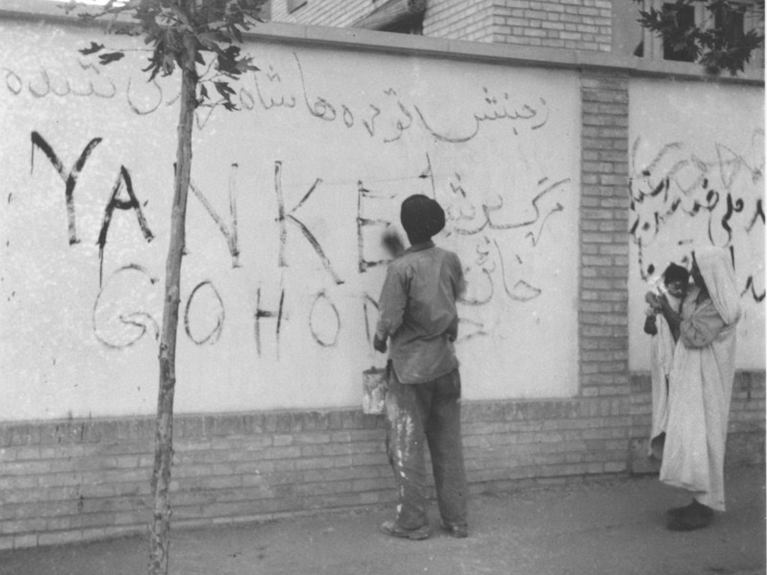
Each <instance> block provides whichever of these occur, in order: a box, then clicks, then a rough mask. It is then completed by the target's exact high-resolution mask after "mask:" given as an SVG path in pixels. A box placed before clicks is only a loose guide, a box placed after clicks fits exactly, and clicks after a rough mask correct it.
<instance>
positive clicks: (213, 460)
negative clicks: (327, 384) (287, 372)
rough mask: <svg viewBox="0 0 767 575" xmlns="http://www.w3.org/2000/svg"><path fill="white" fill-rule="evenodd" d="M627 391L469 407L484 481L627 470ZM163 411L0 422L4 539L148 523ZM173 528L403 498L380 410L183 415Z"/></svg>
mask: <svg viewBox="0 0 767 575" xmlns="http://www.w3.org/2000/svg"><path fill="white" fill-rule="evenodd" d="M623 403H624V402H622V401H620V400H618V399H615V398H585V399H565V400H547V401H522V402H517V401H501V402H474V403H467V404H465V407H464V414H463V416H464V421H463V423H464V441H465V452H466V466H467V473H468V475H469V478H470V481H471V490H472V492H473V493H479V492H487V491H496V490H507V489H513V488H518V487H522V486H525V485H530V484H532V483H540V482H543V483H546V482H560V483H563V482H566V481H580V480H581V479H582V478H583V477H584V476H586V475H589V474H598V475H601V474H605V473H616V472H622V471H624V470H625V468H626V454H627V446H628V443H627V442H628V425H627V423H628V421H627V417H626V410H625V406H624V405H623ZM153 425H154V422H153V420H152V419H151V418H141V419H115V420H106V419H105V420H82V421H78V420H73V421H58V422H46V423H16V424H10V423H6V424H0V462H1V463H2V465H0V490H1V492H2V494H3V496H2V498H3V499H2V501H3V504H2V506H1V507H0V548H11V547H25V546H34V545H46V544H52V543H64V542H72V541H81V540H88V539H97V538H103V537H108V536H114V535H120V534H125V533H135V532H138V533H140V532H143V531H144V530H145V529H146V526H147V524H148V521H149V514H150V508H151V495H150V489H149V478H150V476H151V467H152V462H153V456H152V449H153V437H154V427H153ZM174 427H175V457H174V466H173V473H172V477H173V481H172V486H171V489H172V493H173V495H172V506H173V522H174V526H175V527H177V528H178V527H192V526H202V525H212V524H216V523H221V522H236V521H253V520H260V519H269V518H273V517H276V516H280V515H283V514H288V513H289V514H295V513H308V512H312V511H316V510H320V509H332V508H343V507H353V506H360V505H371V504H379V503H386V502H391V501H393V499H394V481H393V478H392V476H391V471H390V468H389V465H388V461H387V459H386V456H385V452H384V426H383V419H382V416H370V415H364V414H362V412H361V411H360V410H357V409H354V410H352V409H347V410H337V411H325V412H320V411H302V412H297V411H284V412H267V413H251V414H238V415H216V416H203V415H200V416H191V415H185V416H177V418H176V421H175V426H174Z"/></svg>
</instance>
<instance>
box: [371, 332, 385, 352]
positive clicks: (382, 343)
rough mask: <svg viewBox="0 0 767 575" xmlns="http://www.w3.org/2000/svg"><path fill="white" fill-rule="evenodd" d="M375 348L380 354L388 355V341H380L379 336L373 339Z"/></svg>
mask: <svg viewBox="0 0 767 575" xmlns="http://www.w3.org/2000/svg"><path fill="white" fill-rule="evenodd" d="M373 348H374V349H375V350H376V351H377V352H380V353H386V340H385V339H380V338H379V337H378V334H376V335H375V337H374V338H373Z"/></svg>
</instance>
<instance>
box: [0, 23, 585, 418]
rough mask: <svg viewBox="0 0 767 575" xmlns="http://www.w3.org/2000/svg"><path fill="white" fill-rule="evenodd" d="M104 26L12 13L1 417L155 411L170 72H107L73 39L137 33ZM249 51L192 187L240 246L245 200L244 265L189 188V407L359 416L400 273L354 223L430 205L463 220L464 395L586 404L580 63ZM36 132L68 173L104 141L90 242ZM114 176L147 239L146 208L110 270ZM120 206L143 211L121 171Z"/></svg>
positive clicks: (126, 219)
mask: <svg viewBox="0 0 767 575" xmlns="http://www.w3.org/2000/svg"><path fill="white" fill-rule="evenodd" d="M93 35H97V33H96V32H94V31H92V30H91V31H87V30H80V29H69V30H63V29H61V28H58V27H51V26H47V25H42V24H40V25H38V24H28V23H22V22H3V23H2V24H0V67H2V69H3V72H2V76H1V77H0V127H2V131H3V138H2V143H1V144H0V146H2V161H0V186H2V188H0V190H1V191H0V194H1V200H2V201H0V205H1V206H2V208H0V218H2V219H1V220H0V232H1V234H2V235H1V237H0V240H1V241H2V246H0V247H1V249H2V251H1V252H0V253H2V262H1V263H2V282H0V286H1V289H2V303H1V304H0V326H1V327H0V329H1V330H2V332H1V334H0V342H1V343H0V354H1V355H0V362H1V363H0V374H2V375H1V377H2V389H3V401H2V402H0V420H18V419H35V418H54V417H61V416H65V415H67V414H72V415H73V416H76V417H77V416H88V415H93V416H104V415H127V414H148V413H152V412H153V411H154V409H155V402H156V388H157V379H158V370H157V359H156V356H157V342H156V339H155V334H156V333H157V330H158V326H159V324H160V323H161V321H162V290H163V288H162V284H163V276H164V261H165V254H166V250H167V242H168V228H169V220H170V214H169V203H170V195H171V191H172V180H173V162H174V154H175V135H176V132H175V122H176V115H177V106H176V104H175V103H174V99H175V97H176V95H177V92H178V88H177V79H176V78H168V79H162V80H161V81H159V83H157V84H147V83H146V81H145V76H144V75H142V73H140V72H139V71H138V68H139V66H140V65H141V64H140V62H139V61H138V60H137V54H136V53H135V52H132V53H130V55H129V57H126V59H125V60H124V61H123V62H120V63H117V64H113V65H111V66H109V67H106V68H96V67H93V66H91V65H90V64H91V63H92V62H93V56H90V57H82V56H79V55H78V54H77V53H76V51H75V49H76V48H82V47H85V46H87V45H88V43H89V42H90V41H91V40H96V41H104V42H106V43H108V44H109V43H120V44H121V45H125V43H126V42H128V41H129V39H126V38H124V37H107V38H103V37H96V38H94V37H93ZM133 47H140V44H138V43H136V44H133ZM249 50H250V51H251V52H252V53H253V55H254V56H255V63H256V64H257V65H258V66H259V67H260V69H261V71H260V72H258V73H256V74H255V75H253V76H250V77H248V78H246V79H245V80H244V81H243V82H242V83H241V84H240V86H239V87H238V88H237V89H238V91H239V96H238V100H239V101H240V102H241V106H242V108H243V110H242V111H240V112H237V113H227V112H226V111H224V110H223V109H222V108H220V107H219V108H216V109H214V110H213V111H212V113H211V114H210V115H208V111H207V110H202V111H201V112H200V114H199V116H198V120H199V122H198V129H197V130H196V132H195V142H194V165H193V171H192V177H193V181H194V184H195V186H196V188H197V189H198V190H199V192H200V193H201V194H202V195H203V196H204V197H205V199H206V200H207V202H208V203H209V206H210V210H212V211H214V212H215V213H217V214H218V215H219V216H220V217H221V220H222V225H223V226H224V229H226V230H227V234H228V235H229V236H233V233H232V232H233V230H234V223H233V218H232V216H231V213H230V203H229V202H230V190H231V192H232V197H233V198H234V202H235V204H236V216H237V217H236V221H237V222H236V229H237V242H236V243H237V247H238V251H239V253H238V256H237V257H236V258H235V257H234V256H233V255H232V251H231V250H230V249H229V245H228V243H227V236H226V235H225V234H224V233H223V232H222V230H221V229H220V227H219V225H218V224H217V223H216V222H215V221H214V219H213V218H212V217H211V215H210V214H209V211H208V210H206V208H205V207H204V206H203V203H202V202H201V201H200V200H199V199H198V197H196V196H195V195H194V194H192V195H190V199H189V213H188V218H189V219H188V238H187V249H188V255H187V257H186V258H185V260H184V268H183V284H182V304H181V313H182V322H181V326H180V333H179V350H178V351H179V353H178V364H177V371H178V385H177V391H176V406H177V411H178V412H219V411H241V410H258V409H269V408H289V407H335V406H350V405H361V396H362V372H363V370H364V369H366V368H368V367H370V366H371V364H372V363H377V364H381V363H382V361H383V359H382V356H380V355H379V356H378V357H377V358H374V357H373V353H372V351H371V346H370V344H369V342H368V335H367V327H366V325H369V329H370V330H371V331H372V329H373V326H374V324H375V321H376V312H375V308H374V306H373V305H372V304H371V303H370V300H369V299H368V298H372V300H377V299H378V295H379V291H380V286H381V284H382V281H383V273H384V270H385V267H384V266H372V267H369V268H367V269H364V270H361V267H360V256H359V253H360V252H359V250H360V249H361V251H362V259H363V260H366V261H376V260H379V259H381V258H383V257H384V256H383V252H382V251H381V249H380V247H379V245H378V241H379V238H380V233H381V231H382V230H383V226H382V225H376V224H369V223H363V225H362V234H361V235H362V238H363V239H362V242H360V241H358V218H360V217H361V218H367V219H371V220H376V219H382V220H388V221H396V220H397V219H398V212H399V204H400V203H401V201H402V199H404V198H405V197H407V196H408V195H410V194H413V193H426V194H430V195H431V194H436V197H437V199H438V200H439V201H440V202H441V203H442V204H443V205H444V206H445V207H446V209H447V211H448V214H449V216H450V218H451V221H450V222H449V223H448V227H447V228H446V231H445V232H444V233H443V234H442V235H441V236H440V237H438V238H437V242H438V243H440V244H441V245H443V246H445V247H448V248H451V249H454V250H456V251H457V252H458V254H459V255H460V256H461V258H462V260H463V263H464V265H465V267H466V268H467V278H468V280H469V282H470V291H469V292H468V294H467V298H468V299H469V300H471V301H470V302H467V303H464V304H462V305H461V306H460V315H461V320H462V324H461V340H460V341H459V344H458V354H459V357H460V359H461V361H462V375H463V381H464V395H465V397H466V398H468V399H480V398H481V399H492V398H515V397H555V396H570V395H573V394H574V393H575V391H576V389H577V304H576V296H577V259H578V258H577V253H578V252H577V249H578V248H577V241H576V238H577V221H578V189H579V181H578V179H579V159H580V144H579V126H580V107H579V106H580V104H579V83H578V77H577V75H576V73H575V72H567V71H552V70H548V71H544V70H535V69H531V68H524V69H523V68H517V69H515V68H511V67H504V66H494V65H489V64H478V63H472V62H466V61H448V60H446V59H428V58H425V57H423V58H422V57H404V56H395V55H388V56H387V55H382V54H367V53H353V52H349V51H341V50H333V49H331V48H326V49H318V48H307V47H299V46H290V45H287V44H286V45H278V44H263V45H258V46H250V47H249ZM33 132H34V133H37V134H39V137H40V138H42V139H43V140H44V141H45V142H47V144H48V145H50V148H51V149H52V150H53V152H54V153H55V155H56V157H58V158H59V159H60V160H61V163H62V166H63V169H62V171H63V173H64V175H65V176H66V175H67V174H69V172H70V170H71V168H72V166H73V165H74V163H75V161H76V160H77V158H78V157H79V156H80V155H81V154H82V153H83V150H84V149H85V148H86V146H87V145H88V143H89V142H91V141H92V140H93V139H94V138H101V140H100V141H99V142H98V143H95V144H93V146H94V147H93V149H92V150H91V153H90V154H89V155H88V157H87V160H86V161H85V163H84V166H83V167H82V170H81V171H80V174H79V176H78V177H77V181H76V185H75V187H74V192H73V205H74V214H75V223H74V225H75V230H76V239H77V240H78V241H77V242H76V243H70V231H69V227H68V226H69V220H68V213H67V203H66V201H65V193H64V191H65V184H64V179H65V178H63V177H62V176H61V175H60V174H59V173H58V172H57V170H56V169H55V168H54V165H53V163H52V162H51V160H50V159H49V158H48V157H47V156H46V154H45V153H44V151H43V150H42V149H41V146H39V145H38V146H33V145H32V134H33ZM38 141H40V140H38ZM121 167H124V168H125V169H126V170H127V172H128V174H129V175H130V177H131V181H132V189H133V190H134V192H135V195H136V197H137V199H138V201H139V203H140V205H141V211H142V214H143V216H144V217H145V221H146V228H147V230H148V231H147V235H148V234H149V233H151V236H152V237H153V239H152V240H151V242H149V241H147V235H145V234H144V233H143V232H142V228H141V226H140V225H139V220H138V218H137V214H136V211H135V210H132V209H131V210H121V209H115V210H114V212H113V215H112V219H111V224H110V225H109V227H108V232H107V235H106V244H105V246H104V251H103V263H101V262H100V255H99V245H98V239H99V233H100V230H101V229H102V227H103V220H104V214H105V209H106V207H107V205H108V204H109V199H110V197H111V195H112V193H113V190H114V188H115V186H116V184H117V182H118V176H119V174H120V172H121ZM312 186H314V188H312ZM360 188H362V189H364V190H366V191H365V192H363V193H362V195H361V194H360V191H359V190H360ZM278 189H281V190H282V197H283V200H284V206H285V217H284V218H283V220H282V221H280V220H279V202H278V199H277V198H278V194H277V190H278ZM312 189H313V192H312V193H311V194H310V195H309V196H308V198H306V199H305V203H303V204H302V205H301V206H300V207H297V206H298V204H299V203H300V202H301V200H302V198H304V196H305V195H306V194H307V192H309V190H312ZM119 197H120V198H121V199H128V195H127V193H126V186H125V182H124V181H123V182H122V188H121V191H120V192H119ZM360 198H361V199H360ZM486 213H487V214H489V218H488V217H486V215H485V214H486ZM299 224H300V225H299ZM302 226H303V228H304V229H305V230H306V232H307V233H309V234H311V236H312V237H313V238H314V239H316V242H317V245H318V246H320V248H321V251H322V256H324V258H326V262H325V263H323V260H322V258H321V256H320V254H319V253H318V251H317V250H315V249H314V247H313V246H312V245H311V244H310V242H309V241H308V239H307V236H306V235H305V234H304V233H303V231H302ZM468 232H471V233H468ZM282 233H284V234H285V235H284V238H285V243H284V246H283V244H281V242H280V238H281V234H282ZM73 239H74V238H73ZM232 245H234V241H233V240H232ZM360 246H361V248H360ZM281 264H282V265H281ZM363 267H364V266H363ZM100 268H101V277H102V279H101V280H100ZM259 294H260V295H259ZM281 301H282V308H281V309H282V314H281V317H280V330H279V337H277V323H278V321H277V315H279V314H278V310H279V309H280V302H281ZM472 303H473V305H472ZM366 307H367V322H366V313H365V308H366ZM187 308H188V310H187ZM259 312H260V313H259ZM257 315H261V317H259V318H258V320H257V318H256V316H257ZM185 318H186V320H187V321H186V323H185V322H184V319H185ZM257 326H258V328H257ZM257 329H258V330H259V331H260V350H259V347H258V345H257V337H256V333H257ZM206 338H208V339H207V340H206ZM195 341H196V342H199V343H195Z"/></svg>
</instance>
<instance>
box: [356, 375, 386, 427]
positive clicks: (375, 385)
mask: <svg viewBox="0 0 767 575" xmlns="http://www.w3.org/2000/svg"><path fill="white" fill-rule="evenodd" d="M386 374H387V370H386V368H385V367H371V368H370V369H366V370H365V371H363V372H362V412H363V413H367V414H369V415H381V414H382V413H384V410H385V404H386V389H387V387H388V385H387V380H388V378H387V376H386Z"/></svg>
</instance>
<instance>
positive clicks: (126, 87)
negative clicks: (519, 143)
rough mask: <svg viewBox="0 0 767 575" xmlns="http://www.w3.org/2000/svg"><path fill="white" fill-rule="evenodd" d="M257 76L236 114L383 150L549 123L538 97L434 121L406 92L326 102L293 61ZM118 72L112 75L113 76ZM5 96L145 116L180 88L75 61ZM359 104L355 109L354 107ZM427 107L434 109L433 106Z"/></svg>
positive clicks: (13, 75) (19, 75)
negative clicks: (291, 121)
mask: <svg viewBox="0 0 767 575" xmlns="http://www.w3.org/2000/svg"><path fill="white" fill-rule="evenodd" d="M263 68H264V69H263V70H261V71H258V72H254V73H253V74H252V75H249V76H247V77H246V78H244V79H243V80H242V81H241V82H240V83H239V87H237V86H235V88H237V92H238V93H237V100H238V103H239V105H240V107H241V108H242V109H243V110H250V111H260V112H264V113H268V112H275V111H277V110H280V109H287V110H295V111H296V112H301V113H306V114H309V116H310V117H312V118H316V119H318V120H321V121H323V122H327V123H335V122H338V123H342V124H343V125H344V126H345V127H346V128H348V129H350V130H351V129H355V130H356V129H359V130H362V131H363V133H365V134H367V135H368V136H369V137H370V138H374V139H376V140H377V141H380V142H382V143H385V144H388V143H392V142H396V141H398V140H400V139H401V138H402V137H403V135H404V134H405V133H406V132H407V131H408V130H411V129H420V130H422V131H424V132H425V133H426V134H427V135H429V136H430V137H432V138H434V139H435V140H437V141H440V142H446V143H455V144H459V143H464V142H468V141H470V140H472V139H473V138H475V137H476V136H477V135H478V134H479V133H480V131H481V129H482V128H483V127H484V126H488V125H489V124H493V123H503V124H506V125H507V126H508V127H509V128H510V130H511V132H512V133H513V134H514V135H519V134H520V133H521V132H524V131H526V130H538V129H539V128H542V127H543V126H545V125H546V123H547V122H548V119H549V108H548V104H547V102H546V100H545V99H544V98H542V97H537V98H533V99H531V100H530V101H525V100H523V99H520V98H519V97H518V96H516V95H515V93H514V91H513V90H510V89H508V90H507V89H491V88H488V87H487V86H482V87H481V88H479V87H478V88H477V90H476V94H475V95H474V100H473V102H471V103H469V104H468V106H467V110H468V111H463V112H462V113H460V114H456V115H454V116H453V115H451V116H450V118H449V119H441V120H440V119H438V117H437V116H438V114H436V111H435V110H432V109H430V107H429V104H426V103H419V102H418V101H416V100H415V97H414V96H405V95H404V93H405V92H407V90H405V89H399V90H398V89H397V88H395V87H387V88H385V89H383V90H380V91H378V92H376V93H374V94H372V95H370V96H367V95H366V96H364V97H362V98H360V95H359V94H357V95H355V98H354V100H353V101H352V99H351V98H350V99H349V101H346V102H342V101H332V100H331V98H330V97H329V96H323V95H321V94H320V93H319V90H320V89H319V88H318V87H317V84H320V83H321V82H313V81H312V79H311V78H310V75H309V73H308V71H307V70H306V69H305V65H304V64H303V63H302V62H301V59H300V57H299V55H298V54H297V53H295V52H294V53H293V54H292V61H291V63H290V64H287V65H286V64H283V65H282V67H281V66H280V65H279V64H268V65H264V66H263ZM119 69H120V66H119V65H117V66H114V67H113V68H112V70H114V72H118V70H119ZM1 70H2V72H3V73H4V74H5V90H6V92H7V93H8V94H9V95H11V96H14V97H21V96H24V95H26V94H29V95H31V96H32V97H33V98H34V99H44V98H50V97H55V98H67V97H72V98H79V99H83V98H98V99H101V100H114V101H118V102H121V103H124V104H125V105H127V107H128V109H130V110H131V112H133V113H135V114H137V115H139V116H146V115H149V114H153V113H155V112H157V111H158V110H160V109H162V108H164V107H168V106H172V105H174V104H175V103H176V102H177V101H178V98H179V88H178V86H177V85H176V84H175V83H173V84H171V85H170V86H169V85H168V83H161V82H158V81H157V80H152V81H150V82H147V81H146V80H145V79H144V78H134V77H132V76H131V75H130V74H129V73H123V74H122V75H121V76H119V77H114V78H113V77H111V76H109V75H108V74H107V73H106V72H104V71H102V70H101V69H100V67H99V66H98V65H97V64H95V63H94V62H92V61H90V60H89V59H88V58H84V57H78V58H77V59H76V64H73V65H70V66H68V67H64V66H63V64H62V65H60V66H59V67H58V68H57V69H56V70H52V69H49V68H47V67H44V66H43V67H41V68H40V69H38V70H34V71H27V70H24V71H22V70H19V69H13V68H10V67H3V68H2V69H1ZM360 100H361V101H360ZM223 103H224V100H223V99H221V100H220V101H214V102H212V103H210V104H206V105H204V106H200V107H199V108H198V109H197V112H196V122H197V127H198V128H199V129H203V128H205V126H206V125H207V123H208V121H209V120H210V118H211V117H212V114H213V113H214V111H215V110H216V109H217V108H218V107H220V106H221V105H222V104H223ZM432 106H433V105H432Z"/></svg>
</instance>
